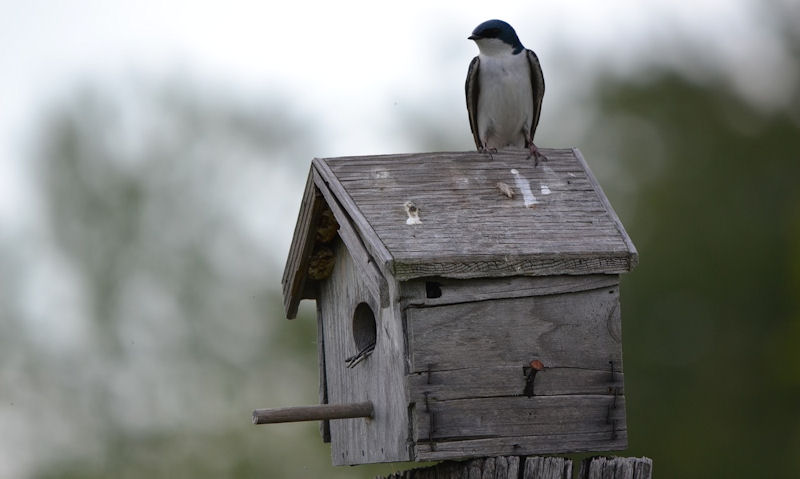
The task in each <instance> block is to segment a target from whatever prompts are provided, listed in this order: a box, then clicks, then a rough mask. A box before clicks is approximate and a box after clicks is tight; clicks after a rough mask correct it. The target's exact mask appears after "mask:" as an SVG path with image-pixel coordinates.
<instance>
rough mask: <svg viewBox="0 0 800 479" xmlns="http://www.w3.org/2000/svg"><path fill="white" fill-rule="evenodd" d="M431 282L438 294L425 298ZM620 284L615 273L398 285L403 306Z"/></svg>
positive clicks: (449, 280) (440, 281)
mask: <svg viewBox="0 0 800 479" xmlns="http://www.w3.org/2000/svg"><path fill="white" fill-rule="evenodd" d="M427 283H434V284H435V285H436V286H437V287H438V288H439V293H440V296H439V297H436V298H428V297H427V292H426V284H427ZM618 284H619V276H617V275H615V274H598V275H585V276H570V275H557V276H547V277H531V276H509V277H504V278H478V279H473V280H470V281H464V280H457V279H450V278H426V279H424V280H411V281H406V282H404V283H402V284H401V287H402V289H403V295H402V301H403V305H404V306H441V305H445V304H456V303H469V302H473V301H484V300H487V299H504V298H521V297H525V296H544V295H548V294H563V293H575V292H578V291H586V290H590V289H598V288H613V287H615V286H617V285H618Z"/></svg>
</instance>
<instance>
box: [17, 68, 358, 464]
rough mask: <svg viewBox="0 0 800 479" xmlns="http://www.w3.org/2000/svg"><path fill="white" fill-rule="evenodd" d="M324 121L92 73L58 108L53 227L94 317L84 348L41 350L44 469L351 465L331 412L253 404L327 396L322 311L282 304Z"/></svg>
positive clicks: (48, 161)
mask: <svg viewBox="0 0 800 479" xmlns="http://www.w3.org/2000/svg"><path fill="white" fill-rule="evenodd" d="M309 131H313V129H312V128H308V127H307V125H306V124H305V121H304V120H302V119H300V118H294V117H292V116H291V115H290V114H289V113H288V111H287V109H286V108H285V107H284V106H282V105H280V104H278V103H268V102H256V103H253V102H252V100H249V101H247V102H245V101H242V100H238V99H237V98H234V97H231V96H228V97H226V96H225V95H224V94H222V93H221V92H219V91H208V90H201V89H199V88H196V87H194V88H193V87H192V86H191V85H186V84H185V83H177V82H176V83H172V84H168V85H167V86H164V87H153V86H150V85H143V84H133V85H125V86H123V87H122V88H120V89H117V90H114V89H112V88H110V87H109V88H106V89H104V90H102V91H101V90H97V89H93V88H90V87H85V88H82V89H79V91H78V93H77V94H76V95H74V96H73V97H72V99H71V100H69V101H68V102H65V104H63V105H61V106H60V107H58V108H57V109H55V111H54V112H53V113H51V114H50V115H49V116H48V118H47V126H46V128H45V130H44V131H43V133H42V137H41V138H42V141H41V154H40V158H41V161H40V163H39V165H38V166H39V170H38V171H39V173H40V178H41V180H42V181H41V185H42V188H43V191H44V193H45V198H46V204H45V206H46V210H47V213H48V218H49V224H50V231H51V232H52V235H53V238H54V239H55V245H56V251H57V255H58V256H60V257H61V258H62V261H63V262H64V263H66V264H67V265H68V269H69V270H70V271H72V272H73V274H72V275H71V276H70V278H71V279H69V281H72V282H73V283H75V284H76V285H77V286H75V288H76V290H77V293H78V294H79V296H80V297H81V298H83V301H82V304H84V306H85V307H84V308H83V310H82V311H80V312H79V315H83V316H85V317H87V318H89V319H90V323H89V327H88V332H89V339H88V340H87V341H86V342H85V347H84V348H81V349H80V350H77V351H71V352H65V351H60V352H58V354H57V355H53V356H41V357H40V358H39V360H38V361H37V362H35V363H32V364H31V365H30V370H31V371H32V372H35V376H36V377H37V378H38V379H37V380H36V381H35V382H34V384H32V385H31V386H30V387H32V388H33V389H35V390H37V391H40V392H42V393H43V397H41V398H39V400H38V401H33V402H31V403H30V404H28V405H27V408H28V411H29V413H30V414H31V415H33V411H38V412H39V418H38V419H37V420H36V421H34V422H35V426H36V427H41V428H42V430H44V428H46V427H47V425H48V424H53V423H57V424H58V425H59V427H60V428H61V430H62V432H61V433H60V434H59V435H57V436H60V437H61V440H55V439H53V440H48V439H47V438H42V441H43V444H41V445H40V446H42V448H43V449H44V450H48V446H51V447H52V448H53V450H54V454H52V455H51V454H43V455H42V457H41V458H40V459H41V460H40V467H39V473H38V477H110V476H113V477H298V476H305V477H317V476H326V477H350V474H348V473H347V470H341V469H340V470H338V472H337V471H336V470H334V469H333V468H332V466H330V460H329V457H328V455H327V450H326V449H325V448H324V447H321V446H320V444H321V442H320V439H319V435H318V432H317V429H316V424H306V425H291V426H285V427H281V426H275V427H271V428H269V429H267V428H255V427H253V426H252V425H251V424H250V422H249V413H250V411H251V410H252V409H253V408H254V407H265V406H269V405H288V404H298V403H310V402H315V401H316V400H317V393H316V388H317V383H316V346H315V345H314V341H315V335H316V325H315V324H314V322H313V321H312V320H310V319H308V317H307V316H308V314H306V315H305V316H306V318H301V319H298V320H296V321H293V322H291V323H290V322H287V321H285V320H282V319H283V311H282V306H281V301H280V296H279V293H278V292H277V290H278V287H279V283H278V280H277V279H278V278H279V277H280V271H281V269H280V268H281V267H282V264H280V263H279V261H280V259H281V258H282V256H283V254H284V253H283V252H282V251H280V252H276V251H273V248H274V247H275V244H270V243H269V238H270V237H280V235H275V234H274V232H273V229H274V227H275V226H276V225H282V226H281V228H285V229H286V231H285V235H284V236H287V237H288V235H290V234H291V227H287V226H286V225H293V224H294V220H295V218H296V214H297V211H298V209H299V204H298V202H299V200H300V195H301V193H302V189H303V182H304V180H305V173H306V168H307V166H308V160H309V159H310V158H311V157H312V152H313V150H314V141H315V138H313V137H309V133H308V132H309ZM280 238H282V237H280ZM282 239H285V238H282ZM280 246H282V245H280ZM62 280H64V279H62ZM49 314H51V315H54V314H58V312H57V311H49ZM298 470H300V471H302V472H301V473H298ZM332 471H333V472H332Z"/></svg>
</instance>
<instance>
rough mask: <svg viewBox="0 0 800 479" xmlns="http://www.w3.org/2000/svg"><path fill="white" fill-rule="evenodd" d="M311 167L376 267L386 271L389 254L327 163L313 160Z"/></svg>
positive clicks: (390, 257) (390, 256)
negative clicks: (367, 250) (353, 228)
mask: <svg viewBox="0 0 800 479" xmlns="http://www.w3.org/2000/svg"><path fill="white" fill-rule="evenodd" d="M312 165H313V167H314V168H316V170H317V172H318V173H319V174H320V176H321V178H322V179H323V181H325V183H326V184H327V185H328V188H329V189H330V190H331V191H332V192H333V193H334V195H335V196H336V198H337V199H338V200H339V201H341V202H342V205H344V207H345V209H346V210H347V212H348V214H349V216H350V217H351V218H352V220H353V222H354V223H355V227H356V229H357V231H358V233H359V235H360V236H361V237H362V238H363V240H364V243H365V245H366V246H367V248H368V249H369V252H370V255H371V256H372V257H373V258H374V259H375V261H376V264H377V266H378V267H379V268H381V269H382V270H384V271H386V270H388V265H389V263H390V262H391V260H392V255H391V253H390V252H389V250H388V249H386V246H385V245H384V244H383V242H382V241H381V240H380V238H379V237H378V236H377V235H376V234H375V231H374V230H373V229H372V226H371V225H370V224H369V221H368V220H367V219H366V218H365V217H364V215H363V214H362V213H361V211H360V210H359V208H358V206H357V205H356V203H355V202H354V201H353V199H352V198H351V197H350V195H349V194H348V193H347V191H346V190H345V189H344V188H343V187H342V184H341V182H340V181H339V179H338V178H337V177H336V175H335V174H334V173H333V172H332V171H331V169H330V166H329V165H328V163H327V162H326V161H325V160H321V159H319V158H314V161H313V162H312Z"/></svg>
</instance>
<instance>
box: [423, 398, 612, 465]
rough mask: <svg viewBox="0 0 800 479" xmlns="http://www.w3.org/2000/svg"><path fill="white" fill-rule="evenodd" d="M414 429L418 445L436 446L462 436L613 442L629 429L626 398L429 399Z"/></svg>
mask: <svg viewBox="0 0 800 479" xmlns="http://www.w3.org/2000/svg"><path fill="white" fill-rule="evenodd" d="M426 408H427V411H426ZM431 416H433V419H431ZM413 426H414V440H415V441H416V442H419V443H422V442H435V443H436V444H437V446H438V445H440V444H441V443H442V442H447V441H459V440H460V439H461V438H474V439H477V438H486V439H493V438H500V437H515V436H517V437H519V436H549V435H564V436H576V435H581V434H590V433H603V432H605V433H607V438H608V439H609V440H611V439H613V436H614V434H615V431H616V430H618V429H626V427H625V399H624V397H622V396H617V397H615V396H608V395H602V396H579V395H569V396H534V397H496V398H479V399H455V400H450V401H434V400H429V401H428V403H427V405H425V404H420V403H417V404H416V406H415V408H414V412H413ZM600 450H605V449H600ZM533 452H534V453H537V454H538V453H541V452H543V451H533ZM489 455H493V454H489Z"/></svg>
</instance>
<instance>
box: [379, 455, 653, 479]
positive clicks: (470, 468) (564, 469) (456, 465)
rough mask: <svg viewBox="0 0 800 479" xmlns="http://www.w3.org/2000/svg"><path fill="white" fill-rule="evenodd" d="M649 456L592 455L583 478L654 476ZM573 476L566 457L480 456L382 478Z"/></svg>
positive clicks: (528, 478)
mask: <svg viewBox="0 0 800 479" xmlns="http://www.w3.org/2000/svg"><path fill="white" fill-rule="evenodd" d="M652 469H653V461H652V460H651V459H649V458H647V457H641V458H636V457H591V458H588V459H585V460H584V461H583V462H582V464H581V471H580V478H581V479H651V477H652ZM433 478H437V479H442V478H446V479H472V478H492V479H520V478H522V479H571V478H572V460H570V459H567V458H565V457H555V456H554V457H541V456H530V457H519V456H498V457H481V458H477V459H471V460H469V461H463V462H455V461H445V462H441V463H439V464H436V465H434V466H430V467H423V468H418V469H410V470H406V471H400V472H395V473H393V474H391V475H389V476H386V477H385V478H383V479H433Z"/></svg>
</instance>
